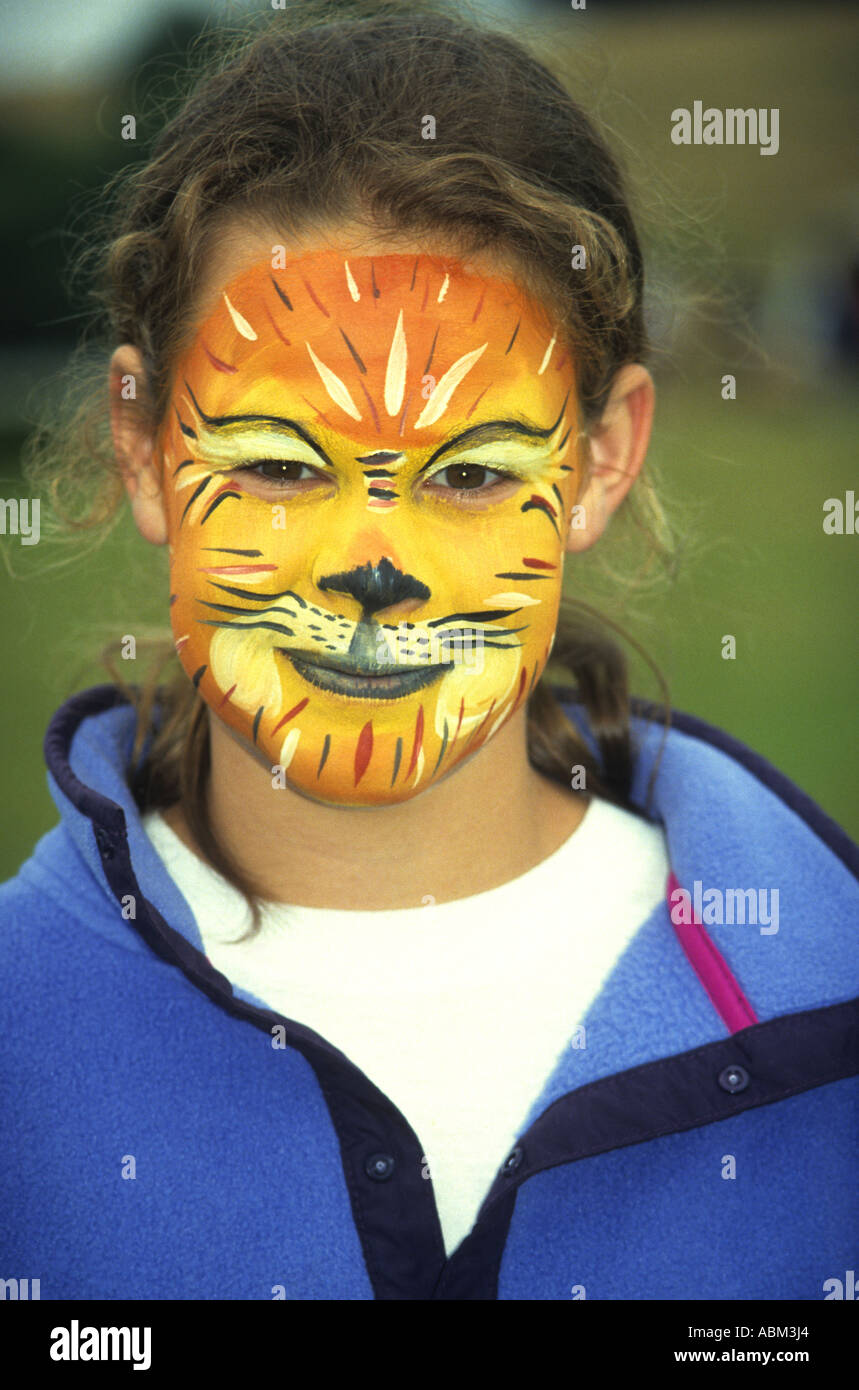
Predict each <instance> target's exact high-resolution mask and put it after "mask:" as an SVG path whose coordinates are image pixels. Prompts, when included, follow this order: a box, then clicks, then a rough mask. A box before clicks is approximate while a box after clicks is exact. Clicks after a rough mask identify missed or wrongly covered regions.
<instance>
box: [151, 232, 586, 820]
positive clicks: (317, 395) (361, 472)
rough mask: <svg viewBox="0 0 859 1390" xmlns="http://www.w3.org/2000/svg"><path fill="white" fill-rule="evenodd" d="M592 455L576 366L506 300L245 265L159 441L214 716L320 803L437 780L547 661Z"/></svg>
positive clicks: (314, 257)
mask: <svg viewBox="0 0 859 1390" xmlns="http://www.w3.org/2000/svg"><path fill="white" fill-rule="evenodd" d="M576 435H577V412H576V392H575V372H574V366H573V363H572V361H571V359H570V356H569V354H568V353H567V352H566V350H565V349H564V347H563V346H562V344H561V341H560V338H559V336H558V335H556V334H555V333H554V332H553V329H552V325H551V323H550V322H549V321H548V320H547V317H546V315H545V313H544V311H542V310H541V309H540V308H539V307H538V306H537V305H536V304H535V303H534V302H533V301H532V300H530V299H529V298H527V297H526V296H525V295H524V294H523V293H522V291H520V290H519V289H518V288H517V287H516V286H515V285H513V284H512V283H508V282H506V281H504V280H499V279H492V278H487V277H485V276H480V275H477V274H474V273H472V272H470V271H467V270H466V269H465V267H464V266H463V265H462V263H461V262H460V261H458V260H457V259H455V258H452V257H435V256H415V255H385V256H380V257H369V256H368V257H353V258H348V257H347V258H344V256H343V254H342V253H339V252H336V251H328V250H326V251H321V252H314V253H312V254H308V255H303V256H300V257H296V258H294V259H292V260H288V261H287V263H286V266H285V268H283V269H272V265H271V263H270V262H269V261H268V260H266V261H264V262H262V263H260V264H257V265H255V266H253V267H251V268H250V269H248V270H246V271H244V272H243V273H242V274H241V275H239V276H237V277H236V278H235V279H234V280H232V281H231V282H230V283H229V284H228V285H226V286H225V287H224V288H223V290H222V292H221V293H220V297H219V300H218V304H217V307H216V308H215V309H214V311H213V312H212V314H211V315H210V317H208V318H207V319H206V321H205V322H204V323H203V324H202V326H201V327H200V329H199V331H198V332H197V334H196V336H195V338H194V340H193V343H192V344H191V346H190V348H189V349H188V351H187V352H186V353H185V355H184V356H183V358H182V360H181V361H180V362H179V363H178V365H177V369H176V371H175V373H174V377H173V393H172V400H171V407H170V410H169V412H168V415H167V418H166V420H165V424H164V427H163V429H162V432H161V436H160V439H159V447H160V451H161V460H162V467H163V470H164V478H165V492H166V497H167V508H168V534H169V541H170V557H171V620H172V626H173V632H174V637H175V645H176V650H177V652H178V654H179V658H180V660H181V662H182V665H183V667H184V668H185V670H186V672H187V673H188V676H189V677H190V678H191V680H192V681H193V683H194V685H195V686H196V687H197V689H198V690H199V692H200V695H201V697H202V698H203V699H204V700H205V701H206V703H207V704H208V705H209V706H210V708H211V709H212V710H213V711H214V713H215V714H216V715H217V717H218V718H219V719H221V720H223V721H224V722H225V723H226V724H227V725H229V727H230V728H231V729H232V730H234V731H235V732H236V733H237V734H238V735H240V736H241V737H242V738H243V739H245V740H246V741H247V743H248V745H249V746H250V747H252V748H255V749H256V750H257V751H258V754H259V755H262V756H263V757H264V758H265V760H267V761H268V762H269V763H270V765H271V766H272V767H274V766H275V765H277V766H278V767H280V768H283V769H284V773H283V778H284V781H285V782H286V783H287V784H289V785H291V786H292V787H293V788H294V789H296V790H297V791H299V792H301V793H303V794H305V795H308V796H310V797H312V798H313V799H315V800H318V801H322V802H327V803H331V804H337V805H381V804H385V803H391V802H399V801H404V800H407V799H408V798H410V797H412V796H415V795H416V794H417V793H419V792H421V791H424V790H425V789H426V788H427V787H430V786H432V785H433V783H434V782H435V781H437V780H438V779H439V778H441V777H443V776H445V775H447V774H448V773H449V772H450V771H451V770H452V769H453V768H454V767H456V765H457V764H458V763H460V762H461V761H462V760H463V759H464V758H465V757H467V756H470V755H471V754H472V753H474V752H475V750H476V749H478V748H479V747H481V746H482V744H484V743H485V742H486V741H487V739H490V738H491V737H492V736H493V734H495V733H496V732H497V731H498V729H499V728H500V727H501V726H502V724H504V723H505V722H506V721H507V720H508V719H509V718H510V717H511V715H512V714H513V713H514V712H515V711H516V710H517V709H518V708H520V707H521V705H522V703H523V701H525V700H527V698H528V695H529V693H530V692H531V691H532V690H533V688H534V685H535V684H536V682H537V680H538V679H539V677H540V675H541V673H542V671H543V669H544V667H545V664H546V661H547V660H548V657H549V653H550V651H551V647H552V643H553V640H554V630H555V625H556V622H557V615H558V603H559V599H560V592H561V579H562V573H563V537H564V536H565V533H566V528H567V525H568V521H569V516H570V511H571V507H572V505H573V503H574V501H575V492H576V487H577V481H578V480H577V474H576V467H575V440H576Z"/></svg>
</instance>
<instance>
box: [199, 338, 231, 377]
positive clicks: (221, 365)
mask: <svg viewBox="0 0 859 1390" xmlns="http://www.w3.org/2000/svg"><path fill="white" fill-rule="evenodd" d="M203 351H204V352H205V354H206V356H207V357H208V359H209V361H210V362H211V364H212V366H213V367H214V368H215V370H216V371H218V372H229V374H230V375H231V376H232V374H233V373H234V372H237V371H238V370H239V369H238V367H231V366H230V364H229V363H228V362H222V361H221V359H220V357H216V356H215V354H214V353H213V352H210V351H209V349H208V348H207V347H206V344H205V343H203Z"/></svg>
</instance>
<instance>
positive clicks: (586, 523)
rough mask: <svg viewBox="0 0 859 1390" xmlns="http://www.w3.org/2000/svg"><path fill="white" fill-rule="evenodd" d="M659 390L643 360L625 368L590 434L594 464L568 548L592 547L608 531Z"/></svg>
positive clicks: (634, 471) (635, 470) (633, 472)
mask: <svg viewBox="0 0 859 1390" xmlns="http://www.w3.org/2000/svg"><path fill="white" fill-rule="evenodd" d="M655 403H656V393H655V390H654V386H653V378H652V377H651V375H650V373H649V372H648V371H647V369H646V368H645V367H642V365H641V363H639V362H634V363H630V364H628V365H627V366H625V367H621V369H620V371H619V372H618V373H617V375H616V376H615V378H614V381H613V382H612V387H611V391H610V393H609V397H608V400H607V402H606V407H605V410H604V411H603V414H602V417H601V419H600V421H599V423H598V424H597V425H595V426H594V427H593V428H592V429H591V431H590V435H589V453H590V466H589V471H588V475H587V482H586V484H585V486H584V489H583V490H582V492H581V493H580V494H579V496H578V497H577V498H576V505H577V507H581V508H582V510H581V511H575V512H574V513H573V518H572V521H571V524H570V529H569V532H568V534H567V540H566V544H565V547H564V548H565V550H567V551H580V550H588V549H589V548H590V546H592V545H593V544H594V542H595V541H597V540H599V538H600V536H601V535H602V534H603V532H604V531H605V529H606V527H607V525H608V522H609V519H610V517H611V516H612V514H613V513H614V512H615V511H616V510H617V508H618V507H619V506H620V504H621V502H622V501H623V499H624V497H625V496H626V494H627V493H628V492H629V490H630V488H631V487H632V484H633V483H634V482H635V480H636V478H637V477H638V474H639V473H640V472H641V465H642V464H643V463H644V458H645V455H646V453H647V446H648V444H649V442H650V430H651V426H652V424H653V410H654V406H655Z"/></svg>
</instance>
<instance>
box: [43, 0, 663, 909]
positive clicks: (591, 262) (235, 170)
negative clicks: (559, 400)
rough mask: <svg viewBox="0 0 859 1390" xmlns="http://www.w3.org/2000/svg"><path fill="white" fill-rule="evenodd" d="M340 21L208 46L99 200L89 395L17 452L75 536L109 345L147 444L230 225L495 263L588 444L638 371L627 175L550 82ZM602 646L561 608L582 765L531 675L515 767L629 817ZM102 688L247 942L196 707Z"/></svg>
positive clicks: (429, 21)
mask: <svg viewBox="0 0 859 1390" xmlns="http://www.w3.org/2000/svg"><path fill="white" fill-rule="evenodd" d="M365 9H366V7H365ZM337 12H338V18H337V19H335V20H328V21H327V22H319V21H320V19H322V20H323V21H325V19H326V16H329V15H330V14H331V6H330V0H329V3H326V4H321V5H320V4H318V3H317V4H313V3H311V4H304V5H303V6H301V7H300V10H296V9H292V10H290V11H288V12H285V13H280V12H276V13H275V14H274V15H269V16H268V17H267V18H266V21H265V22H264V23H263V24H262V26H261V27H260V26H259V25H258V24H256V23H253V24H252V27H251V30H250V32H247V31H243V32H242V33H240V34H239V36H238V38H236V36H235V35H234V34H232V33H219V34H216V35H215V43H214V52H213V53H211V52H210V53H209V54H208V55H207V56H206V59H205V61H204V63H203V65H202V69H201V71H200V72H198V73H197V74H196V80H195V82H194V85H193V89H192V90H191V92H190V95H188V96H187V98H186V99H185V100H184V103H183V104H182V105H181V107H180V108H179V110H178V112H177V113H176V114H174V115H173V117H172V118H171V119H170V120H168V121H167V123H166V124H165V125H164V127H163V129H162V130H161V132H160V134H159V135H158V138H157V140H156V141H155V144H154V146H153V148H152V150H151V153H150V155H149V157H148V158H147V159H146V160H144V161H143V162H142V163H140V164H138V165H135V166H134V167H132V168H131V169H130V170H129V171H126V172H124V174H123V175H122V176H121V177H120V179H119V180H118V181H116V182H115V184H114V187H113V190H112V191H113V193H114V199H113V203H112V206H111V209H110V213H109V218H108V221H107V225H106V228H105V236H104V237H102V238H101V239H100V241H99V243H98V247H97V248H96V257H95V259H96V276H95V286H94V290H93V293H94V296H95V301H96V303H97V305H98V306H99V307H100V310H101V315H102V323H103V327H104V330H105V335H104V347H103V348H102V350H101V355H100V361H99V364H98V366H99V370H100V372H101V377H100V379H99V380H98V383H97V388H96V387H95V385H93V387H91V388H90V392H89V399H88V400H87V401H86V402H81V403H80V404H79V405H78V406H77V407H76V409H75V410H74V411H73V413H72V415H71V418H70V419H69V420H68V421H67V423H66V426H65V431H64V432H63V431H62V430H57V429H56V428H55V429H54V430H53V432H52V434H51V437H50V439H49V441H48V443H47V445H46V444H45V440H44V438H42V439H41V440H37V441H34V443H33V444H32V446H31V450H30V452H31V457H32V460H33V465H32V467H31V473H35V474H36V475H37V480H42V481H47V482H48V483H49V486H50V492H51V496H52V499H53V501H54V503H55V506H57V507H59V508H64V509H65V513H66V515H67V516H68V517H69V518H71V509H70V508H69V506H68V505H67V500H66V494H67V493H68V492H69V489H70V490H71V492H73V493H76V494H77V495H78V496H80V497H84V498H85V499H86V506H85V512H86V514H85V515H84V516H80V517H77V518H76V519H74V520H73V521H72V524H73V525H78V526H80V525H96V524H99V523H101V524H104V522H105V521H106V520H108V519H109V518H110V517H112V516H115V514H116V512H117V509H118V507H119V504H120V501H121V499H122V483H121V479H120V476H119V469H118V465H117V462H116V460H115V459H114V457H113V451H112V448H111V446H110V441H109V435H108V432H107V431H106V429H105V424H104V422H105V418H106V414H107V409H106V407H107V402H106V392H107V386H106V382H107V372H106V360H105V349H106V350H107V351H109V350H110V348H112V347H113V346H116V345H117V344H119V343H123V342H128V343H133V344H135V345H136V346H137V347H138V348H139V349H140V351H141V353H142V356H143V360H144V363H145V366H146V371H147V378H148V380H147V383H146V385H147V390H146V392H145V393H144V394H142V395H141V397H140V399H139V403H138V408H139V409H140V410H142V411H144V412H145V413H146V417H147V421H148V423H149V424H150V427H151V428H153V429H154V428H155V427H156V425H157V424H158V422H159V421H160V420H161V418H162V416H163V413H164V411H165V409H166V408H167V404H168V400H169V395H170V387H171V369H172V365H173V363H174V362H175V361H176V359H177V355H178V352H179V350H180V348H181V346H182V344H183V343H184V341H185V340H186V337H187V335H188V333H189V332H190V331H191V329H192V327H193V315H194V292H195V287H196V286H197V284H198V283H199V279H200V271H201V267H202V266H203V265H204V264H205V262H206V257H207V253H208V251H209V249H210V248H211V246H212V244H213V239H214V238H215V237H216V236H218V235H219V234H220V231H221V229H222V227H223V225H224V220H225V218H233V217H238V218H240V219H242V220H243V221H248V220H254V221H257V222H261V223H263V224H264V225H268V224H271V225H272V226H273V227H274V228H276V229H277V230H278V231H279V233H280V235H282V234H283V230H284V228H290V229H292V230H294V231H296V232H298V231H302V230H304V229H306V228H307V227H313V226H314V225H317V224H322V223H326V224H328V223H331V222H336V221H337V220H338V219H347V220H350V221H351V220H355V219H357V220H360V221H364V222H366V223H367V225H368V226H370V225H372V226H373V227H374V228H376V229H378V230H379V231H380V232H382V233H383V234H387V235H394V236H396V235H399V234H403V235H409V234H416V233H417V234H424V233H431V234H435V235H437V236H444V238H445V239H446V240H447V241H449V242H453V243H454V244H456V245H458V246H459V247H461V250H462V252H463V253H464V254H468V253H471V252H477V251H484V250H486V251H490V252H492V253H494V254H496V255H498V256H500V257H504V258H506V259H507V260H508V261H510V262H511V263H512V264H513V265H514V266H515V268H516V277H517V279H518V280H519V282H520V283H521V284H522V285H523V287H524V288H525V289H526V290H527V291H528V292H529V293H531V294H532V295H533V296H534V297H535V298H537V299H540V300H542V301H543V302H544V303H548V304H551V305H552V310H553V314H554V315H555V317H556V319H557V321H558V322H559V323H560V324H562V325H563V328H564V330H565V332H566V335H567V337H568V340H569V344H570V346H571V348H572V350H573V352H574V355H575V359H576V361H577V364H578V366H577V374H578V391H579V397H580V402H581V407H582V412H583V420H584V428H585V429H587V428H588V426H589V425H591V424H593V423H594V421H595V420H596V419H597V418H598V417H599V415H600V413H601V410H602V407H603V406H604V404H605V401H606V398H607V395H608V393H609V390H610V386H611V382H612V379H613V377H614V376H615V374H616V372H617V371H618V369H619V368H620V367H621V366H623V365H624V364H625V363H628V362H638V361H642V360H643V359H644V358H645V357H646V353H647V342H646V334H645V328H644V316H643V302H642V300H643V287H644V272H643V264H642V253H641V248H640V246H639V241H638V236H637V233H636V229H635V226H634V224H633V219H632V215H631V212H630V209H629V205H628V201H627V196H626V193H625V189H624V183H623V179H622V177H621V174H620V171H619V169H618V165H617V163H616V161H615V159H614V157H613V156H612V154H611V152H610V151H609V149H608V148H607V146H606V144H605V142H604V140H603V138H602V136H601V135H600V134H599V133H598V131H597V130H596V128H595V126H594V124H593V123H592V122H591V120H590V119H589V118H588V117H587V116H586V115H585V113H584V112H583V110H582V109H581V107H580V106H579V105H578V104H577V103H576V102H575V101H574V100H573V99H572V97H571V96H570V95H569V93H568V92H567V91H566V89H565V87H564V85H563V82H562V81H561V80H560V78H558V77H556V76H555V75H554V74H553V73H552V71H551V70H550V68H549V67H548V66H547V65H546V63H545V62H543V61H541V60H539V59H538V58H537V57H535V56H533V55H532V53H530V52H529V51H528V49H527V48H526V47H525V46H524V44H523V43H522V42H521V41H519V40H518V39H517V38H515V37H513V36H510V35H507V34H505V33H502V32H500V31H499V29H498V26H497V23H495V22H493V24H492V27H491V28H488V27H485V26H484V25H483V24H482V23H479V22H475V21H473V20H471V19H469V20H468V21H466V20H463V19H462V18H454V17H451V15H450V14H449V13H447V12H446V11H441V10H438V11H437V10H436V9H435V8H434V6H433V4H432V3H430V4H429V5H427V6H426V7H425V8H424V10H423V11H422V12H419V13H416V12H414V11H413V10H412V9H411V7H410V5H409V3H408V0H393V3H386V4H382V5H376V6H373V7H372V12H371V13H369V14H368V13H366V12H362V11H361V10H360V8H358V10H357V12H354V11H353V13H352V14H351V15H348V16H347V15H345V12H344V9H343V7H342V6H338V11H337ZM425 113H431V114H432V115H433V116H434V118H435V132H436V133H435V139H434V140H425V139H423V138H422V137H421V122H422V119H423V117H424V115H425ZM573 247H582V248H583V249H584V257H583V258H580V259H583V260H584V265H583V267H582V268H580V269H575V270H573V269H571V255H572V249H573ZM90 258H92V253H91V255H90ZM96 482H97V486H94V485H93V484H94V483H96ZM633 492H634V493H635V494H636V498H635V503H634V512H633V516H634V522H635V525H636V526H637V527H638V529H639V531H640V532H642V533H643V534H644V535H645V537H646V538H647V540H648V543H649V545H650V550H651V557H652V556H653V555H660V556H662V557H663V558H664V557H665V556H667V555H668V553H669V547H668V543H667V539H666V536H667V532H666V527H665V520H664V517H663V515H662V511H661V508H660V506H659V503H658V501H657V499H656V495H655V491H654V489H653V486H652V484H651V482H650V480H649V479H648V478H647V477H641V478H640V479H639V480H638V482H637V484H636V487H635V489H633ZM629 505H630V503H629V501H627V502H626V503H625V504H624V507H625V508H627V509H628V508H629ZM612 627H613V625H612V624H610V623H607V622H606V620H600V618H599V616H598V615H597V614H596V613H595V611H594V610H593V609H591V608H590V607H588V606H586V605H584V604H583V603H581V602H578V601H576V600H573V599H570V598H567V597H566V596H565V597H564V599H563V600H562V604H561V614H560V619H559V625H558V630H557V634H556V641H555V646H554V650H553V654H552V663H551V665H552V668H563V669H564V670H566V671H567V672H569V673H570V675H571V676H572V677H573V680H574V683H575V686H574V688H575V692H576V696H577V698H578V699H579V700H580V701H581V703H582V704H583V706H584V708H585V709H586V711H587V715H588V719H589V723H590V727H591V729H592V731H593V734H594V737H595V740H596V746H597V755H596V756H595V755H594V754H593V753H592V752H591V750H590V748H589V747H588V746H587V744H586V743H585V742H584V741H583V739H582V738H581V736H580V734H579V733H578V731H577V730H576V728H575V726H574V725H573V724H572V723H571V722H570V720H569V719H568V718H567V717H566V715H565V714H564V713H563V710H562V709H561V706H560V705H559V703H558V701H557V699H556V698H555V696H554V695H553V694H552V692H551V690H550V688H549V683H548V680H547V676H546V675H545V674H544V676H543V678H542V679H541V681H540V682H539V683H538V685H537V687H536V688H535V690H534V692H533V694H532V695H531V697H530V699H529V701H528V713H527V728H528V753H529V758H530V761H531V763H532V764H533V765H534V766H535V767H536V768H538V769H539V770H540V771H541V772H543V773H545V774H546V775H547V776H549V777H551V778H553V779H555V780H557V781H560V782H563V783H564V784H565V785H567V786H569V785H570V770H571V768H572V767H573V766H574V765H575V764H579V765H582V766H583V767H584V768H585V773H586V780H587V789H588V792H590V793H594V794H596V795H598V796H603V797H605V798H607V799H609V800H611V801H614V802H615V803H616V804H618V805H621V806H626V807H627V808H629V809H635V808H634V807H632V806H631V804H630V801H629V795H630V782H631V776H632V769H633V761H634V760H633V747H632V739H631V731H630V700H629V692H628V683H627V670H626V660H625V657H624V654H623V651H622V649H621V647H620V646H619V645H618V643H617V641H616V639H615V637H614V635H613V633H612V630H611V629H612ZM624 635H625V634H624ZM627 640H629V639H627ZM633 645H636V644H633ZM639 650H640V649H639ZM168 664H169V665H170V667H171V671H170V679H169V680H168V682H167V683H166V684H164V685H161V684H160V681H161V677H162V675H163V674H164V672H165V669H166V667H167V666H168ZM109 669H110V670H111V674H112V675H113V677H114V679H115V681H116V683H117V684H118V685H119V686H120V687H121V688H122V689H123V690H124V691H125V693H126V694H127V695H128V696H129V697H130V698H131V699H132V700H133V701H134V703H135V705H136V709H137V736H136V740H135V745H134V752H133V756H132V761H133V764H134V772H133V779H132V785H133V788H134V791H135V795H136V797H137V800H138V803H139V804H140V805H141V807H146V808H158V807H166V806H168V805H171V804H173V803H174V802H176V801H177V800H179V801H181V803H182V807H183V811H184V814H185V816H186V819H187V822H188V825H189V827H190V829H191V832H192V834H193V836H194V838H195V840H196V842H197V844H198V846H199V847H200V849H201V850H202V851H203V853H204V854H205V855H206V857H207V858H208V859H209V861H210V862H211V863H212V865H213V866H214V867H215V868H217V869H218V870H219V871H220V872H221V873H222V874H223V875H224V876H225V877H226V878H227V879H228V880H229V881H230V882H232V883H233V884H234V885H235V886H236V887H238V888H239V889H240V890H241V891H242V892H243V893H245V895H246V896H247V898H248V901H249V903H250V906H251V908H252V910H253V922H254V927H256V925H258V921H259V917H258V910H259V900H258V896H257V890H256V888H255V886H254V884H253V883H251V882H250V881H249V879H248V878H247V876H246V875H245V874H244V872H243V871H242V869H241V868H240V866H239V865H237V864H235V863H232V862H231V861H230V860H229V858H228V857H227V855H226V854H225V852H224V850H223V849H222V847H221V846H220V845H219V844H218V843H217V841H216V840H215V837H214V836H213V834H212V831H211V828H210V826H209V823H208V817H207V812H206V785H207V778H208V769H209V745H208V722H207V706H206V705H205V704H204V702H203V701H202V699H201V698H200V697H199V695H198V694H197V692H196V690H195V689H194V688H193V687H192V685H191V684H190V682H189V681H188V680H187V677H186V676H185V673H184V671H183V670H182V669H181V667H180V666H179V663H178V659H177V658H176V657H175V654H174V653H173V650H172V644H168V645H166V646H165V647H164V648H163V651H162V653H161V657H160V660H159V661H158V663H156V665H155V666H154V668H153V670H152V671H151V673H150V675H149V677H148V679H147V680H146V681H145V682H144V683H143V684H142V685H141V686H140V687H128V686H126V684H125V682H124V681H123V680H122V679H121V678H120V677H119V675H118V673H117V671H116V670H115V669H114V668H113V667H112V666H109ZM654 669H655V668H654ZM658 675H659V673H658V672H657V676H658ZM659 679H660V682H661V677H659ZM661 684H662V690H663V695H664V693H665V688H664V682H661Z"/></svg>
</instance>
